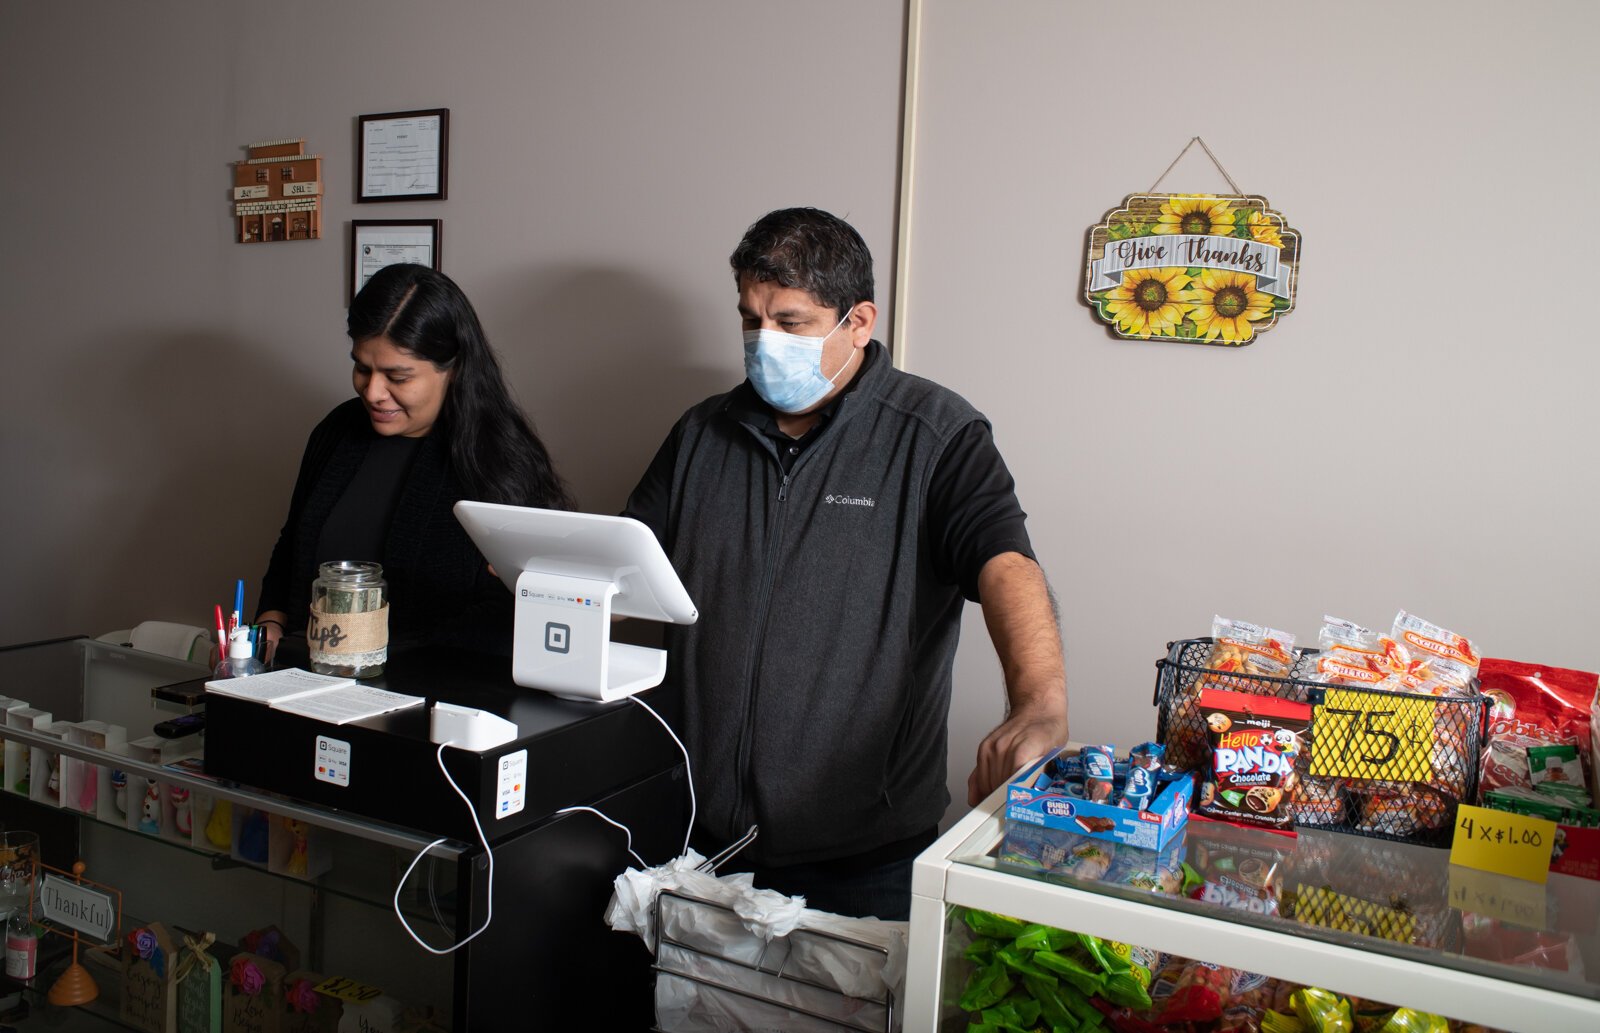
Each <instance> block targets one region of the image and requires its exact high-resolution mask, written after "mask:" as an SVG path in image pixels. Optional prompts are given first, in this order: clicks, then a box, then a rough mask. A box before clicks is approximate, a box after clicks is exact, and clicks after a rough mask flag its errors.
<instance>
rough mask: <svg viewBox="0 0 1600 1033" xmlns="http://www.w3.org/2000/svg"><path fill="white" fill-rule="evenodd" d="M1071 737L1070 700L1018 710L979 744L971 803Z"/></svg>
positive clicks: (970, 785) (970, 786) (971, 782)
mask: <svg viewBox="0 0 1600 1033" xmlns="http://www.w3.org/2000/svg"><path fill="white" fill-rule="evenodd" d="M1066 741H1067V707H1066V701H1065V700H1064V699H1063V700H1062V705H1061V706H1060V708H1059V709H1058V710H1057V711H1056V712H1050V708H1038V709H1036V710H1016V711H1012V713H1011V715H1010V716H1009V717H1007V718H1006V719H1005V720H1004V721H1002V722H1001V723H1000V726H999V727H998V728H996V729H995V730H994V731H992V732H990V733H989V734H988V735H986V736H984V739H983V742H981V743H979V744H978V766H977V767H975V768H973V769H972V774H971V775H968V776H967V806H969V807H976V806H977V805H978V804H980V803H982V802H983V799H984V797H986V796H988V795H989V794H990V793H992V792H994V791H995V788H996V787H998V786H1000V785H1002V784H1004V783H1005V781H1006V779H1008V778H1010V777H1011V776H1012V775H1013V774H1014V773H1015V772H1016V771H1017V769H1018V768H1020V767H1022V766H1023V765H1024V764H1031V763H1033V762H1034V761H1036V760H1038V759H1039V758H1040V757H1043V756H1044V755H1045V754H1046V753H1049V752H1050V751H1051V750H1053V749H1055V748H1056V747H1058V746H1061V745H1063V744H1065V743H1066Z"/></svg>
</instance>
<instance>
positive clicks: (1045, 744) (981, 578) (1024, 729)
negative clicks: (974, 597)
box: [967, 552, 1067, 807]
mask: <svg viewBox="0 0 1600 1033" xmlns="http://www.w3.org/2000/svg"><path fill="white" fill-rule="evenodd" d="M978 597H979V599H980V600H981V601H982V604H983V620H984V623H985V624H987V625H988V628H989V637H990V638H991V639H993V640H994V650H995V653H996V654H998V655H999V657H1000V669H1001V671H1002V673H1004V675H1005V680H1006V702H1007V709H1006V719H1005V720H1004V721H1002V722H1001V723H1000V725H999V727H997V728H996V729H995V730H994V731H992V732H990V733H989V734H988V735H987V736H986V737H985V738H984V740H983V742H982V743H981V744H980V745H979V746H978V763H977V766H976V767H975V768H973V770H972V774H971V776H969V777H968V778H967V804H968V806H973V807H975V806H977V805H978V804H980V803H982V802H983V798H984V797H986V796H988V795H989V794H990V793H992V792H994V790H995V787H997V786H999V785H1000V784H1001V783H1003V782H1005V780H1006V779H1008V778H1010V777H1011V775H1012V773H1014V772H1015V771H1016V770H1017V769H1018V768H1020V767H1022V766H1023V765H1024V764H1028V763H1031V762H1033V761H1035V760H1038V759H1039V758H1040V757H1042V756H1044V755H1045V754H1046V753H1048V752H1049V751H1051V750H1053V749H1055V748H1056V747H1057V746H1062V745H1065V744H1066V741H1067V673H1066V665H1065V662H1064V661H1063V660H1062V657H1061V628H1060V625H1059V624H1058V622H1057V620H1056V613H1055V604H1054V601H1053V600H1052V599H1051V598H1050V586H1049V585H1048V584H1047V583H1046V582H1045V579H1044V572H1043V571H1041V570H1040V569H1039V565H1038V564H1037V563H1035V562H1034V561H1033V560H1031V559H1029V558H1028V557H1026V556H1024V555H1022V554H1021V553H1016V552H1005V553H1001V554H1000V555H998V556H996V557H994V558H993V559H991V560H989V562H988V563H985V564H984V565H983V570H981V571H980V572H979V573H978Z"/></svg>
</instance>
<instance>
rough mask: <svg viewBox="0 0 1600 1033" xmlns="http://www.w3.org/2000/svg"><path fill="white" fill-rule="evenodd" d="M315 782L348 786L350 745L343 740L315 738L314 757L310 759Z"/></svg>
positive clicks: (325, 737) (324, 736)
mask: <svg viewBox="0 0 1600 1033" xmlns="http://www.w3.org/2000/svg"><path fill="white" fill-rule="evenodd" d="M312 761H313V766H314V767H315V768H316V775H317V781H319V782H332V783H333V784H334V785H336V786H344V787H346V788H349V786H350V744H349V743H347V742H345V741H344V740H343V739H332V738H329V737H328V736H326V735H319V736H317V750H316V756H315V757H313V758H312Z"/></svg>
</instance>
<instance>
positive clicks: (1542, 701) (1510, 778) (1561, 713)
mask: <svg viewBox="0 0 1600 1033" xmlns="http://www.w3.org/2000/svg"><path fill="white" fill-rule="evenodd" d="M1478 681H1479V682H1480V683H1481V684H1482V687H1483V693H1484V695H1486V696H1488V697H1489V699H1490V709H1489V738H1488V740H1487V742H1485V744H1484V750H1483V761H1482V763H1483V770H1482V777H1481V778H1480V779H1479V782H1478V792H1479V794H1483V793H1486V792H1488V791H1489V790H1491V789H1501V788H1504V787H1506V786H1529V787H1531V786H1532V784H1533V783H1532V779H1531V778H1530V776H1529V772H1528V747H1529V746H1556V745H1563V744H1570V745H1573V746H1576V747H1577V748H1578V760H1579V761H1580V763H1582V765H1583V778H1584V782H1585V784H1586V785H1588V786H1589V788H1590V790H1591V793H1592V791H1593V789H1594V762H1593V758H1592V756H1591V744H1590V729H1589V710H1590V707H1591V705H1592V704H1593V703H1594V701H1595V691H1596V688H1597V687H1600V675H1595V674H1590V673H1589V672H1587V671H1572V670H1567V669H1566V668H1562V667H1547V666H1545V665H1543V664H1529V663H1521V662H1519V661H1516V660H1496V659H1493V658H1485V659H1484V661H1483V666H1482V667H1480V668H1479V669H1478Z"/></svg>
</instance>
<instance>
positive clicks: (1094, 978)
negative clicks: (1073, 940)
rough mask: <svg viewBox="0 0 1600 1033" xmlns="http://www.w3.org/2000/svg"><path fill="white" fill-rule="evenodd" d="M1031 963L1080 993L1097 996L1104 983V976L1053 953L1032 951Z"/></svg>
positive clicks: (1076, 961) (1065, 956) (1071, 959)
mask: <svg viewBox="0 0 1600 1033" xmlns="http://www.w3.org/2000/svg"><path fill="white" fill-rule="evenodd" d="M1033 963H1034V964H1035V965H1037V966H1038V967H1040V968H1042V969H1044V970H1046V971H1047V972H1049V973H1051V974H1052V975H1055V976H1059V977H1060V978H1062V979H1064V980H1066V981H1067V982H1068V983H1070V984H1071V985H1072V986H1074V987H1075V988H1077V990H1078V991H1079V992H1080V993H1085V994H1097V993H1099V992H1100V987H1101V985H1102V984H1103V983H1104V982H1105V978H1106V977H1105V976H1103V975H1101V974H1100V973H1099V972H1092V971H1090V970H1089V969H1088V968H1087V967H1086V966H1085V965H1083V964H1082V963H1081V962H1079V961H1078V960H1077V959H1076V958H1070V957H1068V956H1067V955H1065V954H1057V953H1056V952H1055V951H1034V952H1033Z"/></svg>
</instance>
